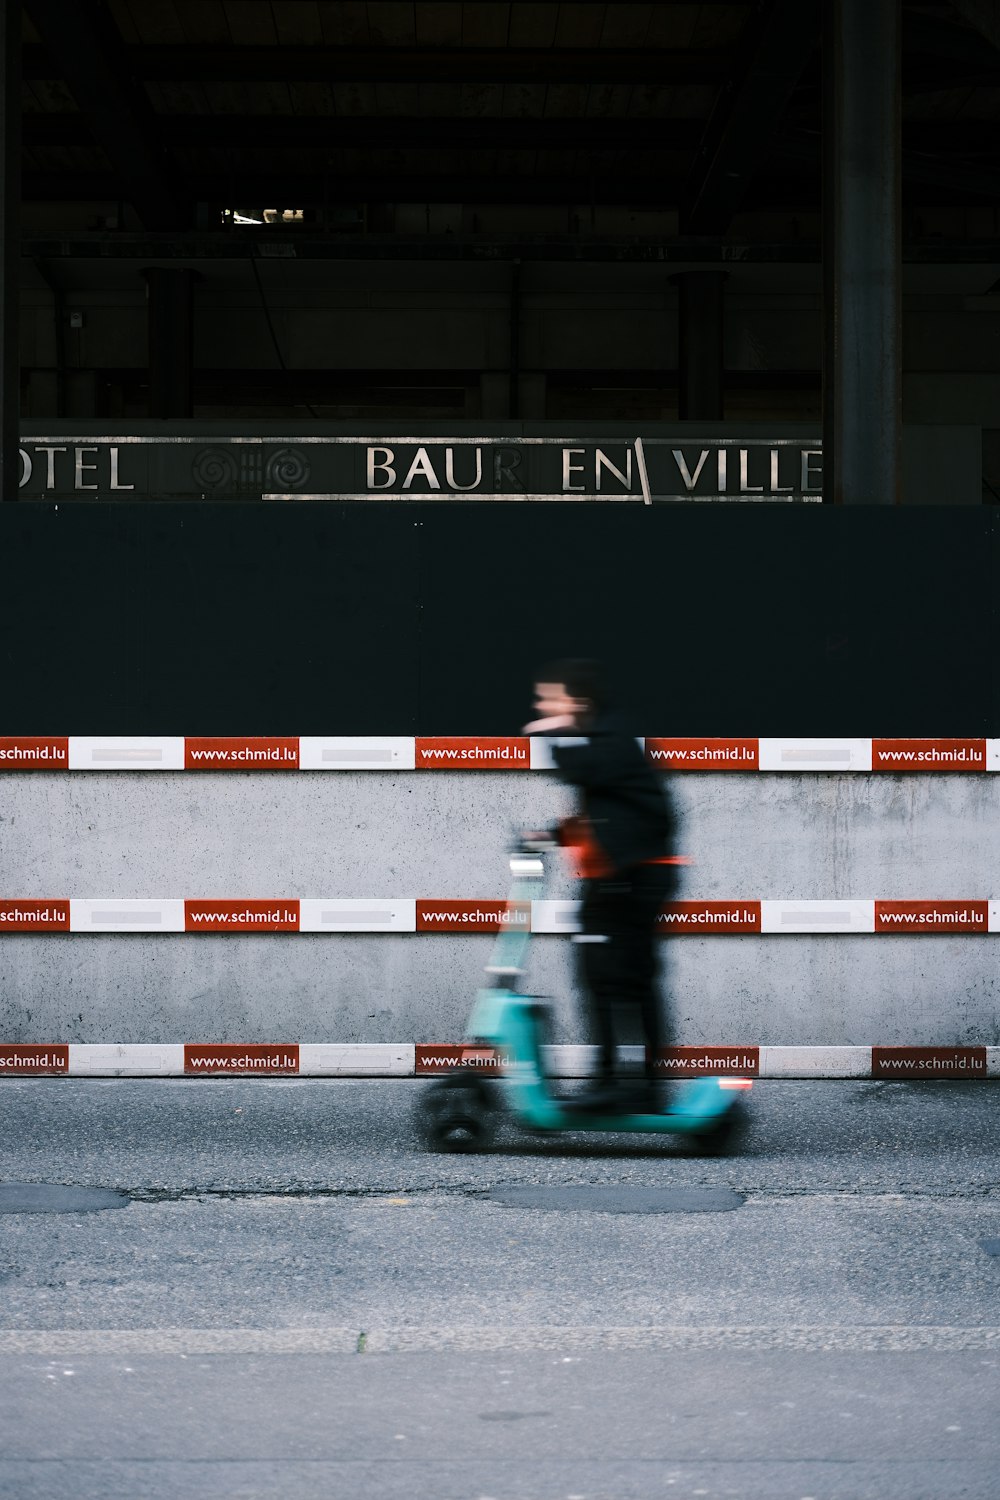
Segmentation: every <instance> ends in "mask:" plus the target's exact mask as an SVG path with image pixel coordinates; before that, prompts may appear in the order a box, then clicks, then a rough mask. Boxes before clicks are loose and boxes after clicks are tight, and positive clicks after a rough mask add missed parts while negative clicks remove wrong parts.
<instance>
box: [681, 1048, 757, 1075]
mask: <svg viewBox="0 0 1000 1500" xmlns="http://www.w3.org/2000/svg"><path fill="white" fill-rule="evenodd" d="M656 1071H657V1072H658V1073H661V1074H662V1075H663V1077H664V1078H715V1077H725V1075H726V1074H727V1073H728V1074H739V1075H741V1076H742V1077H744V1078H757V1077H759V1075H760V1048H759V1047H702V1046H698V1047H664V1049H663V1051H662V1052H661V1053H660V1055H659V1057H658V1058H657V1059H656Z"/></svg>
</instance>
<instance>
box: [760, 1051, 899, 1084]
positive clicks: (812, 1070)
mask: <svg viewBox="0 0 1000 1500" xmlns="http://www.w3.org/2000/svg"><path fill="white" fill-rule="evenodd" d="M871 1072H872V1049H871V1048H870V1047H761V1049H760V1062H759V1071H758V1076H759V1077H760V1078H870V1077H871Z"/></svg>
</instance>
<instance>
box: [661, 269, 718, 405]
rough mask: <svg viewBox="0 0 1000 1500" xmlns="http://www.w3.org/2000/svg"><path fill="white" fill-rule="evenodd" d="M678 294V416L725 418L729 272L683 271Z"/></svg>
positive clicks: (678, 276)
mask: <svg viewBox="0 0 1000 1500" xmlns="http://www.w3.org/2000/svg"><path fill="white" fill-rule="evenodd" d="M671 279H672V280H673V282H674V283H675V284H676V286H677V295H678V357H677V367H678V390H677V415H678V416H679V417H680V419H681V421H682V422H721V421H722V417H723V414H724V413H723V407H724V393H723V350H722V331H723V287H724V286H725V281H726V273H725V271H714V270H712V271H682V272H681V273H680V274H679V275H677V276H674V277H672V278H671Z"/></svg>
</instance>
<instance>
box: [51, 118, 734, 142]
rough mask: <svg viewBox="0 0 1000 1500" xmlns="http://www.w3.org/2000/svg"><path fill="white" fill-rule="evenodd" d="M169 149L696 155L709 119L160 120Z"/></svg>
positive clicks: (66, 130) (63, 123)
mask: <svg viewBox="0 0 1000 1500" xmlns="http://www.w3.org/2000/svg"><path fill="white" fill-rule="evenodd" d="M85 124H86V121H85V120H83V119H82V118H81V117H80V116H79V115H76V114H71V113H65V114H43V113H40V112H39V113H31V114H26V115H25V116H24V143H25V145H26V146H31V147H35V146H43V147H44V146H60V147H62V146H73V145H80V144H81V139H80V133H81V126H83V125H85ZM156 130H157V135H158V137H159V139H160V140H161V141H162V142H163V144H164V145H166V146H173V147H205V148H207V149H213V148H220V147H221V148H236V149H247V148H252V147H264V148H266V149H268V150H282V149H288V150H295V151H299V150H303V149H306V150H308V149H310V148H311V149H322V148H325V149H330V150H337V149H341V150H346V149H351V150H355V149H362V150H373V151H375V150H432V151H473V150H474V151H546V150H548V151H553V150H555V151H566V150H569V151H620V150H630V151H631V150H635V149H637V148H639V149H651V148H654V147H655V148H657V149H667V150H674V151H691V150H693V149H694V147H695V146H696V145H697V144H698V141H699V140H700V139H701V136H702V133H703V130H704V122H703V121H701V120H686V119H678V120H675V119H661V118H656V119H647V118H635V117H632V118H614V119H608V118H607V117H580V116H573V117H571V118H564V117H556V116H546V117H543V118H538V117H530V118H525V117H523V116H506V115H504V116H501V115H488V116H481V115H480V116H471V117H466V116H448V117H444V118H438V117H434V116H424V115H418V116H412V115H333V114H330V115H157V117H156Z"/></svg>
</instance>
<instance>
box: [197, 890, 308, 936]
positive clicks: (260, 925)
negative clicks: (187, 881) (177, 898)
mask: <svg viewBox="0 0 1000 1500" xmlns="http://www.w3.org/2000/svg"><path fill="white" fill-rule="evenodd" d="M298 930H299V903H298V901H296V900H290V899H288V898H286V897H282V899H281V900H275V901H185V902H184V931H185V932H225V933H231V932H235V933H248V932H254V933H261V932H298Z"/></svg>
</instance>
